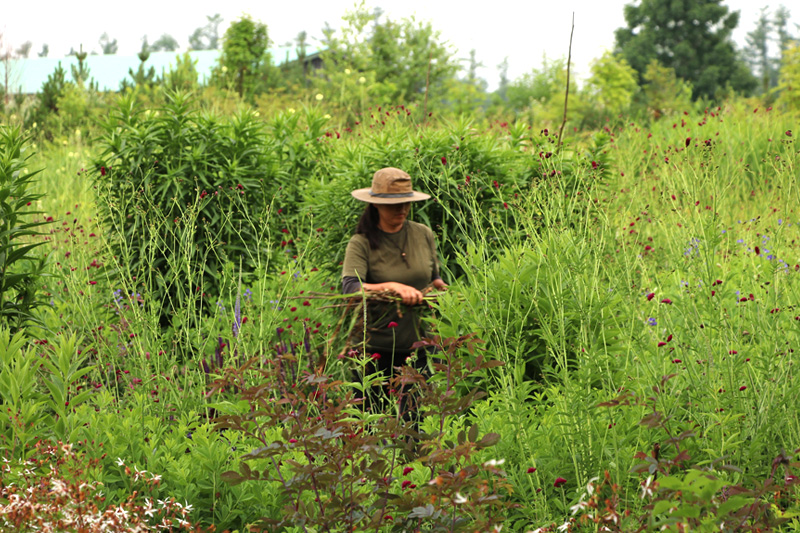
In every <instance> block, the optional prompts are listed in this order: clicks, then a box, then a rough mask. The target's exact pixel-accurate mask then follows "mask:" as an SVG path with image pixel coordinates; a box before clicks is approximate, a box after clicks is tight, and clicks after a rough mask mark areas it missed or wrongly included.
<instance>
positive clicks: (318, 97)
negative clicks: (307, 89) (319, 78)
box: [316, 93, 325, 102]
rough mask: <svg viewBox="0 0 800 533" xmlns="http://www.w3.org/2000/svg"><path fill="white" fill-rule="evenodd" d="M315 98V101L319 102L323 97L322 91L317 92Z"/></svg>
mask: <svg viewBox="0 0 800 533" xmlns="http://www.w3.org/2000/svg"><path fill="white" fill-rule="evenodd" d="M316 98H317V102H321V101H322V99H323V98H325V97H324V96H323V95H322V93H317V96H316Z"/></svg>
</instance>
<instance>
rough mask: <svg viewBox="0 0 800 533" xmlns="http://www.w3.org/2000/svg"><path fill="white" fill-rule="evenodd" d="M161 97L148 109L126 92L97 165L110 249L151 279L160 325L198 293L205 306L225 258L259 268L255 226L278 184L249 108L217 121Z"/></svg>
mask: <svg viewBox="0 0 800 533" xmlns="http://www.w3.org/2000/svg"><path fill="white" fill-rule="evenodd" d="M166 99H167V102H166V105H165V106H164V108H163V109H160V110H158V111H157V112H151V111H149V110H148V111H144V110H143V109H142V108H141V107H140V106H139V104H138V103H137V102H136V100H135V98H134V97H132V96H125V97H123V98H122V99H121V100H120V102H119V105H118V107H117V109H116V110H115V111H113V112H112V113H111V114H110V115H109V117H108V119H107V120H106V121H105V122H104V123H103V124H102V129H103V133H102V135H101V137H100V155H99V157H98V158H97V160H96V162H95V165H96V171H95V172H96V174H95V182H96V184H97V185H98V190H99V192H100V195H101V198H102V203H101V209H102V211H103V213H104V215H105V218H106V222H107V225H108V227H109V228H110V229H111V230H113V231H112V235H114V237H113V248H114V252H115V253H116V254H117V256H118V258H119V259H120V260H121V264H122V265H124V269H125V270H127V271H128V272H127V273H128V274H129V275H130V276H131V277H132V278H133V279H139V280H140V282H141V280H145V279H150V280H152V283H150V284H149V286H148V287H146V288H147V290H149V291H150V294H149V295H148V296H149V297H151V298H153V299H154V300H155V301H157V302H162V306H163V310H162V316H161V322H162V325H166V324H167V323H168V322H169V321H170V317H169V315H170V314H171V312H172V311H174V310H177V309H181V308H183V307H185V306H186V305H188V304H189V303H190V302H195V303H196V302H197V299H198V298H202V301H203V302H204V303H203V304H202V305H203V307H207V303H208V302H209V301H213V300H210V299H211V298H213V296H215V295H217V294H219V292H218V291H219V286H220V280H221V276H222V272H223V270H224V266H225V264H226V263H228V262H233V263H236V262H238V260H239V259H240V258H241V261H242V265H243V269H244V270H245V272H252V271H253V270H254V269H255V268H256V267H258V268H263V267H264V265H263V264H262V261H264V256H263V252H264V250H263V249H262V248H261V247H260V244H259V243H260V242H261V241H262V237H261V235H259V234H258V229H257V228H259V227H263V226H264V224H263V223H264V222H265V221H266V219H264V218H263V217H265V216H266V215H267V214H268V213H267V211H268V209H267V208H268V206H269V204H270V202H271V199H272V197H273V195H274V192H275V191H276V190H277V187H278V185H277V184H276V183H275V182H274V181H273V180H271V179H270V177H271V176H273V175H274V174H275V170H274V159H273V156H272V155H271V150H270V149H269V148H268V147H267V146H266V141H265V136H264V130H263V126H262V122H261V121H259V120H258V119H257V118H256V116H255V114H254V113H252V112H250V111H244V110H243V111H241V112H239V113H237V114H236V115H234V116H233V117H231V118H222V117H220V116H218V115H216V114H214V113H211V112H204V113H200V112H198V111H197V110H196V108H195V106H194V101H193V99H192V97H191V95H190V94H187V93H181V92H174V93H172V92H170V93H167V94H166ZM137 285H138V283H137ZM192 305H194V304H192Z"/></svg>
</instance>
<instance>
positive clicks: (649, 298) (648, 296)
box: [647, 292, 656, 302]
mask: <svg viewBox="0 0 800 533" xmlns="http://www.w3.org/2000/svg"><path fill="white" fill-rule="evenodd" d="M655 295H656V293H654V292H651V293H650V294H648V295H647V301H648V302H649V301H650V300H652V299H653V297H654V296H655Z"/></svg>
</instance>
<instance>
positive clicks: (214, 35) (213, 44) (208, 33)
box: [189, 13, 222, 50]
mask: <svg viewBox="0 0 800 533" xmlns="http://www.w3.org/2000/svg"><path fill="white" fill-rule="evenodd" d="M206 19H207V24H206V25H205V26H200V27H199V28H197V29H195V30H194V32H192V34H191V35H190V36H189V48H190V49H192V50H216V49H217V48H219V25H220V24H222V15H220V14H219V13H217V14H215V15H211V16H207V17H206Z"/></svg>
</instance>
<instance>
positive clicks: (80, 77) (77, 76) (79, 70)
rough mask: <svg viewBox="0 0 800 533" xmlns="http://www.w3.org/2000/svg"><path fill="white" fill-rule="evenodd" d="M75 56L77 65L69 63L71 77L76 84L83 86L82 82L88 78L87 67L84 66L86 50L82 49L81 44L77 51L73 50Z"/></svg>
mask: <svg viewBox="0 0 800 533" xmlns="http://www.w3.org/2000/svg"><path fill="white" fill-rule="evenodd" d="M73 53H74V55H75V57H76V58H77V59H78V66H77V67H76V66H75V65H70V70H71V71H72V79H73V81H74V82H75V84H76V85H78V86H80V87H83V85H84V83H86V81H87V80H88V79H89V67H87V66H86V55H87V54H86V52H84V51H83V45H81V46H80V51H79V52H74V51H73Z"/></svg>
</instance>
